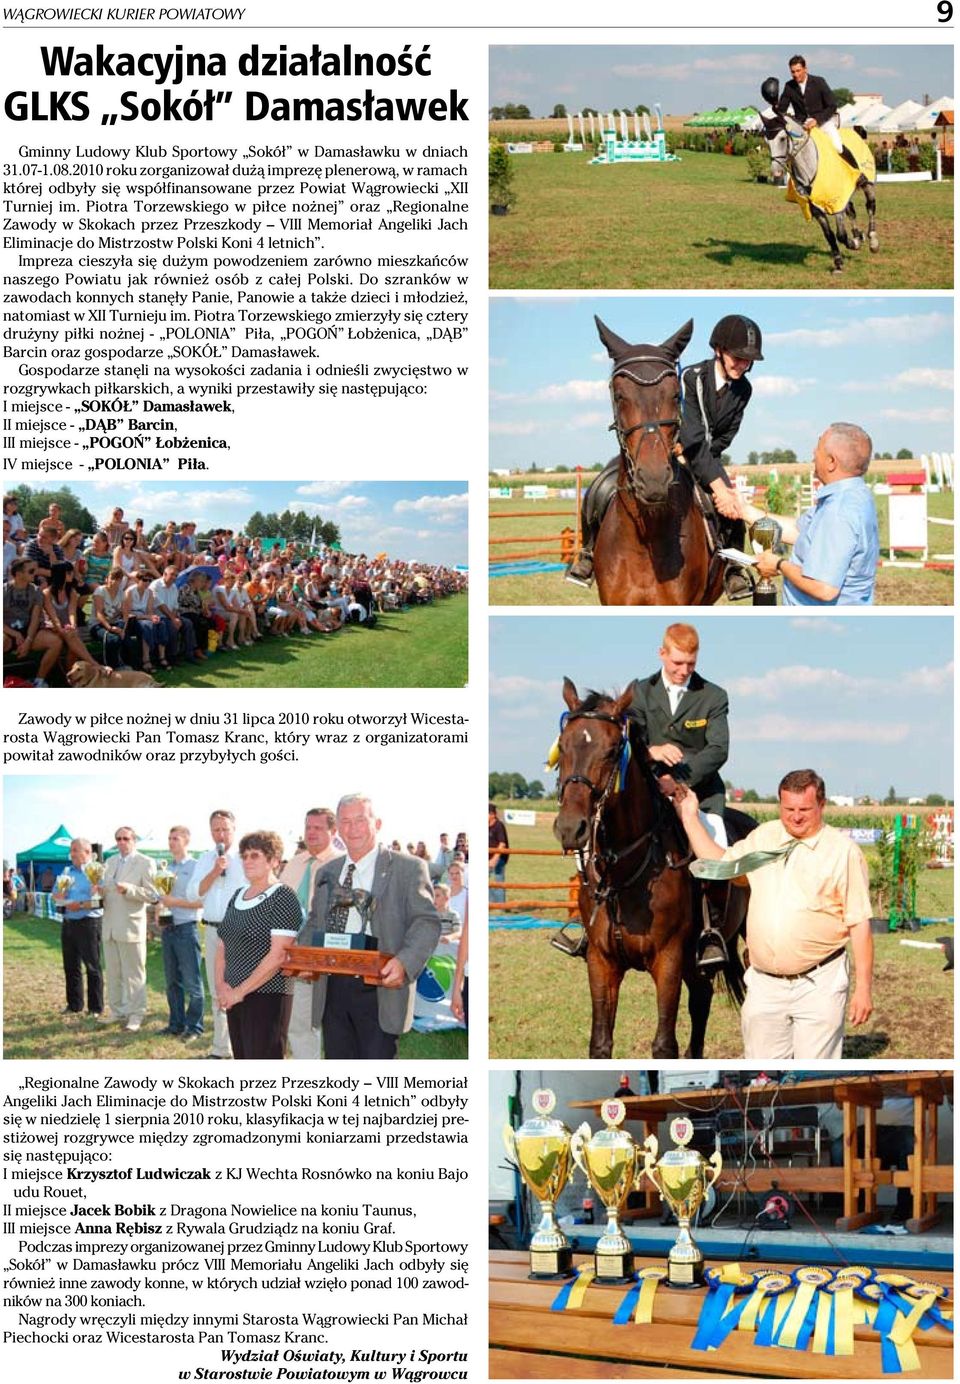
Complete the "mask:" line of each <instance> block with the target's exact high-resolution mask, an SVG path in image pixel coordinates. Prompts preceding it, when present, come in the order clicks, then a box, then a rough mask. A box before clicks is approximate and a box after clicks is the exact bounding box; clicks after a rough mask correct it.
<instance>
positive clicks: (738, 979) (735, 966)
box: [715, 936, 747, 1009]
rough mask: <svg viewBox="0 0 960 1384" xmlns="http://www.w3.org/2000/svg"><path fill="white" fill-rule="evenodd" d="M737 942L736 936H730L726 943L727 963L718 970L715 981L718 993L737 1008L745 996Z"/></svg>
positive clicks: (745, 988) (741, 962)
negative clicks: (718, 988)
mask: <svg viewBox="0 0 960 1384" xmlns="http://www.w3.org/2000/svg"><path fill="white" fill-rule="evenodd" d="M737 943H738V937H737V936H734V937H732V938H731V939H730V941H729V942H728V943H727V964H726V965H725V966H724V967H723V969H722V970H721V971H719V972H718V974H717V976H716V979H715V983H716V984H717V985H719V987H720V993H721V994H722V995H725V996H726V998H727V999H728V1000H730V1002H731V1003H732V1004H735V1005H736V1007H737V1008H738V1009H739V1008H740V1007H741V1005H742V1004H743V1002H744V1000H745V999H746V998H747V987H746V985H745V984H744V980H743V976H744V970H743V961H742V960H741V957H740V949H739V946H738V945H737Z"/></svg>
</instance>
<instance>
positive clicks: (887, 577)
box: [490, 491, 954, 610]
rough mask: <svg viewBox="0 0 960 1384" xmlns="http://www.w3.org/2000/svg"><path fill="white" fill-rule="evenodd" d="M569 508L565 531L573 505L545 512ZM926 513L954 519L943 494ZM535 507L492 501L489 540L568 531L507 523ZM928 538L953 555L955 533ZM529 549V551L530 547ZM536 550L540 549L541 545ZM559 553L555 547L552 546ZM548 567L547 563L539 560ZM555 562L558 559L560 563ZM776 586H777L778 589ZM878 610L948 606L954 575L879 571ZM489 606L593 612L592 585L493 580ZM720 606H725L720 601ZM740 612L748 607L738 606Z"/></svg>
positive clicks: (934, 529) (558, 575)
mask: <svg viewBox="0 0 960 1384" xmlns="http://www.w3.org/2000/svg"><path fill="white" fill-rule="evenodd" d="M568 507H569V510H570V519H569V527H571V528H574V527H575V520H574V502H573V501H572V500H556V501H554V500H549V501H545V502H544V508H548V509H552V510H559V509H566V508H568ZM927 507H928V512H929V514H930V515H931V516H932V517H933V518H938V519H952V518H953V513H954V505H953V494H952V493H951V492H947V491H942V492H941V493H940V494H938V495H928V496H927ZM532 508H535V502H531V501H530V500H524V499H523V498H522V497H518V498H517V499H515V500H491V501H490V537H491V538H514V537H516V536H517V535H518V534H523V535H529V536H530V537H532V538H536V539H539V538H540V537H541V536H546V535H549V534H554V535H556V534H559V533H560V532H561V530H563V529H564V528H566V527H567V526H568V521H567V520H566V519H563V518H560V519H556V518H552V519H551V518H546V517H544V518H541V517H540V516H539V515H536V514H535V515H534V517H533V518H532V519H508V518H506V517H505V516H507V515H509V513H510V511H511V510H530V509H532ZM887 514H888V510H887V504H886V500H885V499H884V498H883V497H880V498H879V500H878V502H877V518H878V521H879V527H880V553H881V556H882V557H886V556H887V555H888V549H887V544H888V541H889V538H888V534H889V525H888V521H887ZM928 534H929V538H930V557H931V560H935V559H936V557H937V554H938V553H952V552H953V551H954V531H953V529H952V528H948V527H945V526H944V525H942V524H930V525H928ZM528 546H529V545H528ZM533 546H534V547H541V546H543V545H542V544H541V543H540V542H537V543H535V544H534V545H533ZM555 546H556V547H557V549H558V552H559V541H558V542H557V544H556V545H555ZM511 550H512V551H517V552H520V551H524V548H523V545H522V544H519V543H518V544H516V546H515V547H514V545H513V544H510V545H507V546H504V547H498V548H496V549H494V550H493V551H495V552H496V553H497V560H498V561H502V560H506V558H507V557H508V555H509V552H510V551H511ZM541 560H542V561H546V562H548V561H550V559H549V558H544V559H541ZM558 560H559V558H558ZM778 585H779V583H778ZM874 600H875V603H876V604H877V605H884V606H894V605H950V604H951V602H952V600H953V574H952V573H951V572H933V571H921V570H917V569H915V568H911V567H881V568H880V569H879V570H878V572H877V585H876V589H875V593H874ZM490 604H491V605H536V606H541V605H553V606H597V605H599V604H600V599H599V597H598V596H597V588H596V585H594V586H592V587H591V588H590V590H589V591H587V590H585V589H584V588H583V587H582V586H574V585H573V584H572V583H571V582H568V581H564V579H563V572H562V571H561V572H540V573H534V574H533V575H531V576H522V575H518V576H505V577H492V578H491V580H490ZM717 604H718V605H724V604H726V599H725V597H721V598H720V600H719V601H718V602H717ZM738 605H739V606H740V608H741V609H742V610H747V609H748V608H749V607H748V606H747V605H746V604H744V603H740V602H738Z"/></svg>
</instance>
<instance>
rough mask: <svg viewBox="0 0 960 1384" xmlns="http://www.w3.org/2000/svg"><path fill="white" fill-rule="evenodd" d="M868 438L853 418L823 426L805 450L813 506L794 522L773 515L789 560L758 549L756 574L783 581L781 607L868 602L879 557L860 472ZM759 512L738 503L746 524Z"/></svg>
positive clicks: (866, 461) (873, 513)
mask: <svg viewBox="0 0 960 1384" xmlns="http://www.w3.org/2000/svg"><path fill="white" fill-rule="evenodd" d="M872 456H873V443H872V442H871V440H870V438H869V436H868V435H867V433H865V432H864V430H863V428H859V427H857V425H856V423H831V424H830V426H829V428H827V430H826V432H825V433H823V434H822V436H821V437H820V438H819V440H818V442H817V445H816V449H815V451H814V454H813V471H814V475H815V476H816V478H817V480H818V481H819V483H820V484H819V489H818V490H816V492H815V494H814V501H813V508H812V509H808V510H807V512H806V513H805V514H802V515H801V516H800V518H799V519H788V518H785V517H783V516H781V515H777V516H775V517H776V519H777V522H778V523H779V524H780V525H781V527H782V528H783V537H784V541H785V542H786V543H788V544H790V545H791V546H792V547H793V553H792V554H791V556H789V557H783V556H778V555H777V554H776V553H773V552H763V553H761V554H760V556H759V558H758V559H757V571H758V572H759V573H760V574H761V576H764V577H774V576H777V575H779V576H781V577H782V578H783V604H784V605H789V606H836V605H872V604H873V587H874V583H875V581H876V578H877V561H878V559H879V556H880V535H879V532H878V529H877V510H876V505H875V504H874V500H873V496H872V494H871V493H870V490H869V488H868V486H867V483H866V481H865V480H864V476H865V475H866V472H867V467H868V466H869V465H870V458H871V457H872ZM762 513H763V511H762V510H759V509H756V508H755V507H754V506H752V505H745V506H744V517H745V518H746V520H747V523H748V524H752V523H753V522H754V521H755V520H756V519H759V518H760V516H761V514H762Z"/></svg>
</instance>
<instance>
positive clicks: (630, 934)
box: [553, 678, 746, 1057]
mask: <svg viewBox="0 0 960 1384" xmlns="http://www.w3.org/2000/svg"><path fill="white" fill-rule="evenodd" d="M632 697H633V686H632V685H631V686H630V687H628V688H627V690H626V691H625V692H624V693H622V694H621V696H619V697H609V696H605V695H603V694H601V693H598V692H588V693H587V696H586V697H585V698H583V700H581V699H580V696H579V694H578V692H577V689H576V687H575V686H574V684H573V683H572V682H571V681H570V679H569V678H564V681H563V699H564V701H565V702H566V705H567V712H566V715H565V716H564V717H563V721H562V726H561V731H560V741H559V752H560V758H559V764H558V773H559V787H558V798H559V811H558V813H557V818H556V821H555V823H554V828H553V830H554V834H555V835H556V837H557V838H558V840H559V841H560V844H561V846H562V847H563V849H564V850H565V851H575V852H576V853H577V856H578V859H579V867H580V898H579V904H580V917H581V920H582V922H583V926H584V929H585V932H586V936H587V957H586V959H587V973H588V976H589V981H590V998H591V1002H592V1009H593V1020H592V1026H591V1030H590V1056H591V1057H610V1056H611V1054H612V1051H613V1029H614V1023H615V1021H616V1017H617V1002H618V999H619V995H620V986H621V984H622V982H623V978H624V975H625V974H626V972H627V971H629V970H637V971H649V972H650V975H651V977H652V978H653V983H654V985H655V986H656V991H657V1030H656V1033H655V1034H654V1039H653V1056H654V1057H677V1056H678V1055H679V1049H678V1046H677V1012H678V1010H679V1008H680V988H681V984H686V987H687V991H688V997H689V1004H688V1007H689V1013H690V1026H691V1031H690V1043H689V1046H688V1047H687V1050H686V1053H685V1054H684V1055H685V1056H686V1057H702V1056H703V1043H704V1036H705V1034H706V1028H707V1019H708V1018H709V1015H710V1005H711V1001H712V998H713V987H712V983H711V981H710V980H709V979H708V978H705V977H704V976H702V975H701V974H700V973H699V971H698V970H697V964H696V947H697V938H698V935H699V932H700V890H699V886H697V884H696V882H695V881H694V879H693V877H692V876H691V875H690V873H689V871H688V870H687V868H686V866H687V864H688V863H689V861H690V858H691V857H690V853H689V849H688V846H687V842H686V836H685V834H684V832H683V829H682V827H681V826H680V823H679V820H678V818H677V815H676V813H675V811H674V809H673V808H672V807H671V806H670V804H669V803H668V802H667V801H666V799H665V798H664V796H663V794H662V793H661V792H660V789H659V787H658V785H657V781H656V779H655V778H654V775H653V771H652V768H651V760H650V757H649V753H648V751H647V746H646V744H645V743H644V741H643V739H642V737H641V735H640V731H639V727H638V726H637V725H636V723H635V722H634V721H632V720H630V719H629V718H628V716H627V709H628V707H629V706H630V702H631V700H632ZM733 893H734V894H735V895H745V893H746V891H745V890H739V889H738V890H735V891H733ZM738 902H740V903H742V902H743V901H742V900H738ZM741 922H742V914H740V915H738V916H737V917H736V918H733V919H731V924H730V928H729V932H728V929H727V928H726V927H725V929H724V931H725V932H728V942H727V950H728V954H729V957H730V961H729V963H728V966H727V968H726V969H725V971H724V973H723V981H724V982H725V983H726V986H727V989H728V991H729V993H730V994H731V995H732V996H733V997H734V999H735V1000H736V1001H737V1002H738V1003H739V1002H740V1001H741V1000H742V998H743V994H744V991H743V967H742V964H741V962H740V958H739V954H738V950H737V934H738V932H739V929H740V926H741ZM730 934H732V935H730ZM631 1050H632V1051H634V1052H636V1051H639V1044H638V1043H637V1042H636V1041H634V1040H631Z"/></svg>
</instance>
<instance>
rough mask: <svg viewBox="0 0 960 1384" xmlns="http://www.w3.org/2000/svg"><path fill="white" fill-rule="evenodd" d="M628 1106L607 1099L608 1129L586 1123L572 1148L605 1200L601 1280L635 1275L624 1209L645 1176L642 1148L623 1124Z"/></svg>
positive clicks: (598, 1257)
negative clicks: (622, 1220) (623, 1220)
mask: <svg viewBox="0 0 960 1384" xmlns="http://www.w3.org/2000/svg"><path fill="white" fill-rule="evenodd" d="M626 1113H627V1107H626V1106H625V1105H624V1103H623V1101H622V1100H605V1101H604V1102H603V1104H602V1105H601V1107H600V1115H601V1118H602V1119H603V1122H604V1125H605V1126H606V1127H605V1128H604V1129H601V1130H600V1131H599V1132H598V1133H596V1134H593V1133H592V1132H591V1129H590V1126H589V1125H588V1124H582V1125H581V1126H580V1128H579V1129H578V1130H577V1132H576V1133H575V1134H574V1136H573V1141H572V1143H571V1149H572V1152H573V1157H574V1161H575V1163H576V1164H577V1167H578V1168H580V1169H581V1171H582V1172H583V1174H584V1176H585V1177H586V1179H587V1181H588V1182H589V1183H590V1186H591V1187H592V1188H593V1190H594V1191H595V1192H596V1194H597V1196H598V1197H599V1198H600V1200H601V1201H602V1202H603V1205H604V1206H605V1208H606V1212H607V1225H606V1229H605V1230H604V1232H603V1234H602V1235H601V1236H600V1239H599V1240H598V1241H597V1243H596V1246H595V1248H594V1270H595V1273H596V1281H597V1282H598V1283H626V1282H628V1281H629V1280H630V1278H631V1277H632V1275H633V1246H632V1245H631V1244H630V1241H629V1240H628V1239H627V1237H626V1235H624V1233H623V1229H622V1227H621V1225H620V1212H621V1211H622V1210H623V1207H624V1205H625V1204H626V1200H627V1197H628V1196H629V1195H630V1193H631V1192H632V1191H633V1190H634V1189H635V1188H636V1185H637V1183H638V1182H639V1181H640V1180H641V1176H642V1173H641V1169H640V1167H639V1163H640V1148H639V1146H638V1144H637V1143H636V1141H635V1140H634V1138H633V1136H632V1135H631V1134H628V1133H627V1131H626V1130H625V1129H620V1127H619V1126H620V1125H621V1123H622V1122H623V1120H624V1118H625V1117H626Z"/></svg>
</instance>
